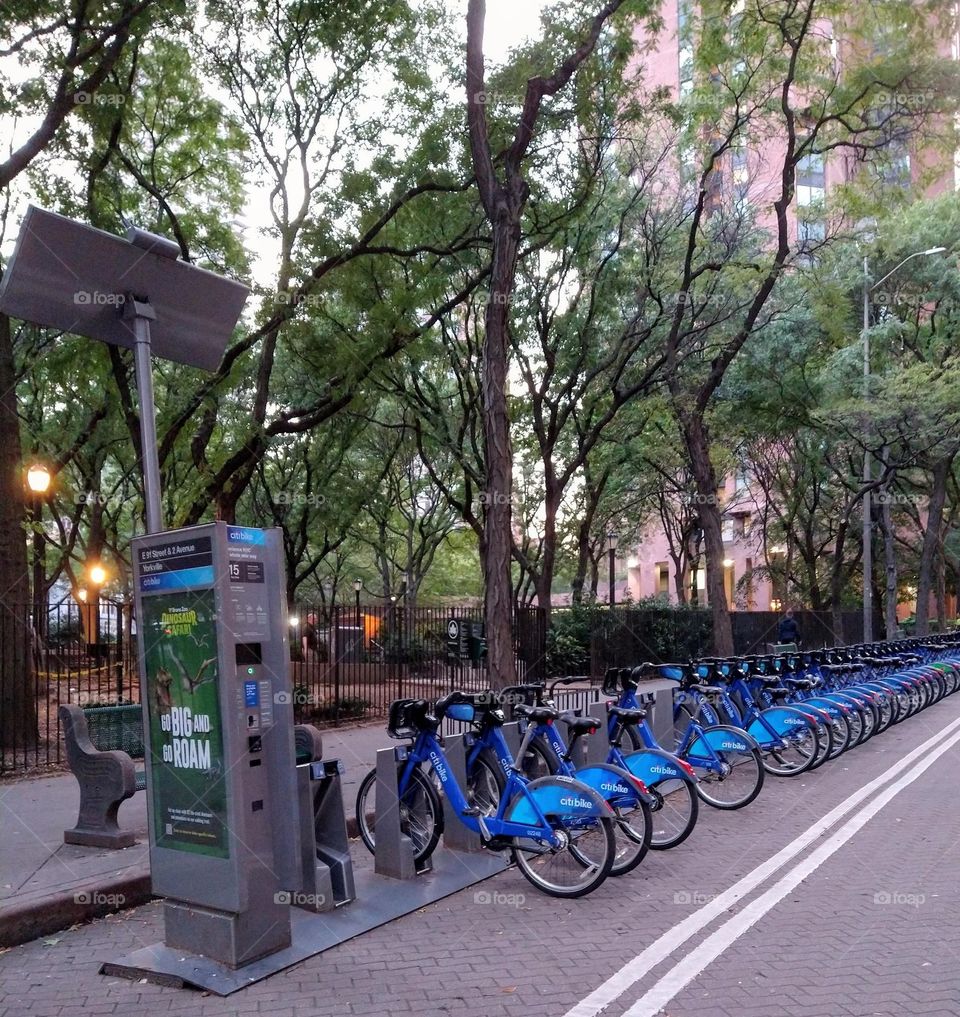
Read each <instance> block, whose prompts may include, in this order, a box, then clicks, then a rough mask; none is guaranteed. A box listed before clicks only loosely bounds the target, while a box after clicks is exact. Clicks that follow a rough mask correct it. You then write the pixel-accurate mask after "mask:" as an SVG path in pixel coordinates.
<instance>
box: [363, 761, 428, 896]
mask: <svg viewBox="0 0 960 1017" xmlns="http://www.w3.org/2000/svg"><path fill="white" fill-rule="evenodd" d="M399 752H406V749H405V748H401V749H396V748H392V749H380V750H379V751H378V752H377V805H376V808H377V814H376V816H375V817H374V822H375V831H376V851H375V852H374V856H373V859H374V860H373V870H374V872H376V873H377V874H378V875H380V876H389V877H390V878H391V879H414V878H415V877H416V876H417V875H419V874H420V873H421V872H429V871H430V870H431V869H432V868H433V866H432V864H431V862H430V859H429V858H425V859H423V861H421V862H419V863H417V862H415V861H414V858H413V843H412V842H411V840H410V838H409V837H408V836H406V834H405V833H404V832H403V831H402V830H401V828H400V792H399V789H398V787H397V777H398V769H397V763H398V762H399V761H400V760H399V758H398V753H399Z"/></svg>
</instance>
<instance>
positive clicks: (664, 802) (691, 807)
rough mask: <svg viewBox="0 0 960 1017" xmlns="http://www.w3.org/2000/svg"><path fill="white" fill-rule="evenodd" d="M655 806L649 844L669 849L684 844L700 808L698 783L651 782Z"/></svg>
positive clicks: (677, 781) (675, 781)
mask: <svg viewBox="0 0 960 1017" xmlns="http://www.w3.org/2000/svg"><path fill="white" fill-rule="evenodd" d="M647 788H648V790H649V791H650V793H651V794H652V795H653V798H654V805H653V808H652V809H651V810H650V812H651V820H652V822H653V830H652V831H651V833H650V847H651V848H653V850H654V851H667V850H668V849H669V848H673V847H676V846H677V845H678V844H682V843H683V842H684V841H685V840H686V839H687V837H689V836H690V834H691V833H693V828H694V827H695V826H696V825H697V815H698V814H699V811H700V799H699V797H698V795H697V785H696V784H694V783H693V782H692V781H688V780H662V781H660V782H659V783H657V784H648V785H647Z"/></svg>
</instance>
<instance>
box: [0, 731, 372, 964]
mask: <svg viewBox="0 0 960 1017" xmlns="http://www.w3.org/2000/svg"><path fill="white" fill-rule="evenodd" d="M323 740H324V756H325V757H326V758H328V759H340V760H342V762H343V764H344V767H345V771H346V772H345V773H344V776H343V790H344V808H345V811H346V813H347V816H348V817H350V818H351V819H352V817H353V806H354V800H355V798H356V790H357V785H358V784H359V782H360V780H361V779H362V778H363V775H364V774H365V773H366V772H367V770H369V769H370V767H371V766H373V765H374V763H375V762H376V753H377V749H380V748H383V747H384V745H388V744H389V743H390V739H389V738H388V737H387V735H386V733H385V731H384V728H383V722H382V721H377V722H376V723H374V724H367V725H364V726H362V727H354V728H339V729H336V730H330V731H325V732H324V736H323ZM79 803H80V790H79V786H78V785H77V781H76V779H75V778H74V777H73V775H72V774H70V773H63V774H58V775H57V776H52V777H26V778H21V779H17V780H8V781H4V782H2V783H0V831H2V835H0V947H3V946H10V945H12V944H15V943H21V942H25V941H26V940H28V939H34V938H36V937H37V936H40V935H46V934H48V933H51V932H55V931H57V930H59V929H64V928H67V927H68V926H69V925H72V924H74V923H75V922H79V921H83V920H86V919H88V918H91V917H94V916H97V915H103V914H106V913H107V912H109V911H114V910H117V908H118V906H119V907H129V906H131V905H136V904H142V903H145V902H146V901H148V900H149V899H150V898H151V892H150V860H149V853H148V850H147V800H146V795H145V794H143V793H138V794H135V795H134V796H133V797H132V798H130V799H128V800H127V801H125V802H124V803H123V804H122V805H121V806H120V814H119V820H118V821H119V823H120V826H121V828H122V829H125V830H133V831H134V832H135V833H136V835H137V839H138V843H137V844H136V845H134V846H133V847H130V848H124V849H123V850H119V851H116V850H108V849H104V848H89V847H78V846H76V845H72V844H64V843H63V831H64V830H65V829H68V828H69V827H72V826H73V825H74V824H75V823H76V818H77V809H78V808H79Z"/></svg>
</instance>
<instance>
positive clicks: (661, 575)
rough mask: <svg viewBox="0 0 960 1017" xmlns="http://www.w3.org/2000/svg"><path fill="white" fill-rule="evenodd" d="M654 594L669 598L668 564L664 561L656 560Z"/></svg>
mask: <svg viewBox="0 0 960 1017" xmlns="http://www.w3.org/2000/svg"><path fill="white" fill-rule="evenodd" d="M656 570H657V571H656V583H657V585H656V596H658V597H663V598H664V599H669V597H670V566H669V565H668V564H667V563H666V562H665V561H658V562H657V564H656Z"/></svg>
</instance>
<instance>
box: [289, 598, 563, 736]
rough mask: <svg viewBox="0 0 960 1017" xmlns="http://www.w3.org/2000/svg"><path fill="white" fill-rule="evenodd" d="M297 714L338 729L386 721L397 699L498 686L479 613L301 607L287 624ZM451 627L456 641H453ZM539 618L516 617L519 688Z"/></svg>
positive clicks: (536, 644)
mask: <svg viewBox="0 0 960 1017" xmlns="http://www.w3.org/2000/svg"><path fill="white" fill-rule="evenodd" d="M290 621H291V625H290V631H291V657H292V659H293V665H292V667H293V690H294V691H293V694H294V713H295V716H296V718H297V720H298V721H299V722H303V723H311V724H317V725H319V726H323V725H327V724H339V723H342V722H344V721H357V720H362V719H365V718H367V717H380V716H384V715H385V714H386V712H387V708H388V707H389V705H390V703H391V702H392V701H393V700H394V699H403V698H411V699H415V698H423V699H430V698H438V697H439V696H443V695H446V694H447V693H448V692H452V691H453V690H454V689H462V690H463V691H465V692H481V691H483V690H484V689H488V688H490V687H491V685H495V684H497V682H496V681H494V680H493V679H492V676H491V675H490V674H489V672H488V669H487V662H486V655H485V645H484V641H483V637H482V634H481V633H482V611H481V609H480V608H465V607H410V606H406V605H403V604H399V603H395V604H382V605H381V604H375V605H368V604H363V605H360V606H359V607H358V606H357V605H356V604H354V605H349V606H345V605H339V606H335V607H332V608H330V607H328V608H327V610H326V611H325V612H324V613H321V612H320V611H319V610H313V609H311V608H300V609H298V611H297V612H296V614H295V615H294V616H292V617H291V619H290ZM451 622H454V623H456V630H457V633H458V634H459V633H465V636H460V635H458V641H457V642H453V641H452V640H451V638H450V636H451V634H450V631H449V629H450V625H451ZM545 633H546V629H545V624H544V616H543V612H542V611H540V610H539V609H538V608H519V609H518V610H517V611H516V614H515V617H514V660H515V664H516V669H517V679H518V681H529V680H533V679H535V678H538V677H539V676H540V673H541V669H542V661H543V655H544V640H545Z"/></svg>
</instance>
